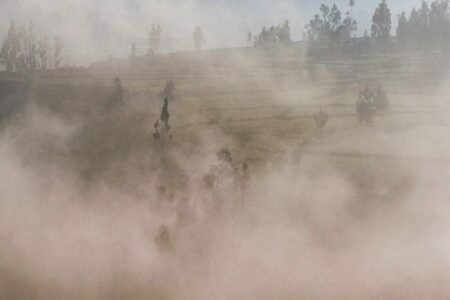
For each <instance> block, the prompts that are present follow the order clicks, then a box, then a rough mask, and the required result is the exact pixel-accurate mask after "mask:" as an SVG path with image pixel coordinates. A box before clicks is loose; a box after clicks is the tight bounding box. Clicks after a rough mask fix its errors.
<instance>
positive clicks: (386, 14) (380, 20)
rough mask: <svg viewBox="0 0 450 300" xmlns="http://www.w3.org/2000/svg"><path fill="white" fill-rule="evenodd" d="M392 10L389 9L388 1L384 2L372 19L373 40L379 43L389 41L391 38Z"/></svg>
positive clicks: (383, 0)
mask: <svg viewBox="0 0 450 300" xmlns="http://www.w3.org/2000/svg"><path fill="white" fill-rule="evenodd" d="M391 27H392V20H391V10H390V9H389V7H388V5H387V2H386V0H382V1H381V2H380V4H379V5H378V7H377V8H376V9H375V13H374V14H373V17H372V28H371V30H372V38H375V39H378V40H379V41H384V42H385V41H387V40H389V37H390V36H391Z"/></svg>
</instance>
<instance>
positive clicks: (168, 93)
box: [159, 79, 177, 102]
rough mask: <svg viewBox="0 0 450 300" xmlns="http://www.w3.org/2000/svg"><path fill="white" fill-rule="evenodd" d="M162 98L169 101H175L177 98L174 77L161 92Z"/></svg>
mask: <svg viewBox="0 0 450 300" xmlns="http://www.w3.org/2000/svg"><path fill="white" fill-rule="evenodd" d="M159 97H160V98H161V100H163V101H164V99H167V100H168V101H169V102H175V101H176V100H177V96H176V86H175V82H174V81H173V80H172V79H169V80H167V82H166V85H165V86H164V89H163V90H162V91H161V93H160V94H159Z"/></svg>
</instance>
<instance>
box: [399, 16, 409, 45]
mask: <svg viewBox="0 0 450 300" xmlns="http://www.w3.org/2000/svg"><path fill="white" fill-rule="evenodd" d="M408 30H409V24H408V18H407V17H406V12H404V11H403V12H402V13H401V14H400V15H399V16H398V27H397V38H398V40H399V42H400V43H402V44H405V43H406V42H407V41H406V39H407V38H408Z"/></svg>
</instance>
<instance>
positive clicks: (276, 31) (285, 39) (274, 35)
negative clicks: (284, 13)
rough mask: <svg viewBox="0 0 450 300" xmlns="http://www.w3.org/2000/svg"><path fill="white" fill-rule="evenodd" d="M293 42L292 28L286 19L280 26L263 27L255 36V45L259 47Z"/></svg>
mask: <svg viewBox="0 0 450 300" xmlns="http://www.w3.org/2000/svg"><path fill="white" fill-rule="evenodd" d="M290 43H291V28H290V26H289V21H288V20H286V21H285V22H284V23H283V24H281V25H278V26H276V27H275V26H271V27H270V28H269V29H267V28H266V27H263V28H262V30H261V33H260V34H259V35H258V36H255V40H254V46H255V47H259V48H270V47H274V46H277V45H289V44H290Z"/></svg>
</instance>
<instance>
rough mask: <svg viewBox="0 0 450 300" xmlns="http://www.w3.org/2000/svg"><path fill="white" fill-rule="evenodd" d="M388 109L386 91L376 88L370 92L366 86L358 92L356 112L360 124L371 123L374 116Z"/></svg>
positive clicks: (379, 87)
mask: <svg viewBox="0 0 450 300" xmlns="http://www.w3.org/2000/svg"><path fill="white" fill-rule="evenodd" d="M388 109H389V99H388V96H387V93H386V91H385V90H384V89H383V88H382V87H381V86H378V87H377V88H375V90H372V89H371V88H370V87H369V86H368V85H367V86H366V87H364V89H362V90H361V91H360V92H359V100H358V103H357V104H356V112H357V114H358V117H359V121H360V123H367V124H369V123H371V122H372V119H373V117H374V116H376V115H379V114H382V113H384V112H385V111H387V110H388Z"/></svg>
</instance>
